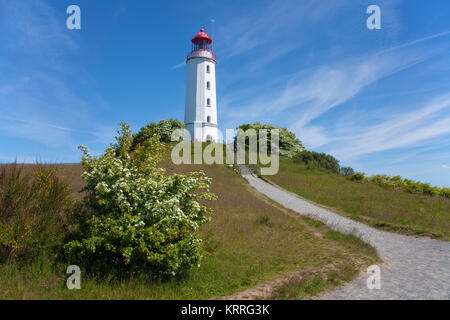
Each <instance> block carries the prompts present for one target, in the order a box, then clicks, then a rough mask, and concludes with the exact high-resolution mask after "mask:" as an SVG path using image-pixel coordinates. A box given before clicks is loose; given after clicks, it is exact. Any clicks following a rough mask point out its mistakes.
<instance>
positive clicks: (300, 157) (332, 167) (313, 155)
mask: <svg viewBox="0 0 450 320" xmlns="http://www.w3.org/2000/svg"><path fill="white" fill-rule="evenodd" d="M293 161H294V162H297V163H303V164H305V165H306V166H307V168H308V169H324V170H327V171H331V172H334V173H339V161H338V160H336V159H335V158H334V157H333V156H331V155H329V154H325V153H318V152H314V151H306V150H305V151H302V152H299V153H297V154H296V155H295V156H294V157H293Z"/></svg>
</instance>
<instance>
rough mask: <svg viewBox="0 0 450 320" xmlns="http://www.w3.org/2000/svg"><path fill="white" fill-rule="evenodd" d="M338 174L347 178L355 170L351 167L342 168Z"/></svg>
mask: <svg viewBox="0 0 450 320" xmlns="http://www.w3.org/2000/svg"><path fill="white" fill-rule="evenodd" d="M340 174H341V175H343V176H345V177H347V176H351V175H353V174H355V170H353V168H352V167H342V168H341V169H340Z"/></svg>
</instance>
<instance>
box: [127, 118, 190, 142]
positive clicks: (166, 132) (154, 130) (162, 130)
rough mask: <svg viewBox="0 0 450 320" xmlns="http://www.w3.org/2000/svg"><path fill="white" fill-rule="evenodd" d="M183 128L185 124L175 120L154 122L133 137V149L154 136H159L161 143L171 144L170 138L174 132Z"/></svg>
mask: <svg viewBox="0 0 450 320" xmlns="http://www.w3.org/2000/svg"><path fill="white" fill-rule="evenodd" d="M183 128H184V123H183V122H181V121H178V120H174V119H169V120H161V121H159V122H152V123H150V124H148V125H146V126H145V127H142V128H141V130H139V132H138V133H136V134H135V135H133V142H132V149H134V148H135V147H136V146H137V145H139V144H142V143H144V142H145V141H146V140H147V139H149V138H151V137H153V136H158V137H159V139H160V141H161V142H166V143H167V142H171V141H170V138H171V135H172V132H173V131H174V130H176V129H183Z"/></svg>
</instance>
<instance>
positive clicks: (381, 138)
mask: <svg viewBox="0 0 450 320" xmlns="http://www.w3.org/2000/svg"><path fill="white" fill-rule="evenodd" d="M449 110H450V95H444V96H440V97H436V98H434V99H432V101H430V102H428V103H427V104H426V105H425V106H419V107H418V108H417V109H416V110H414V111H411V112H405V113H402V114H398V115H396V116H394V117H391V119H389V120H387V121H383V122H381V123H378V124H375V125H372V126H368V127H363V128H362V127H360V128H353V130H352V131H353V132H352V134H351V136H348V137H345V138H343V140H344V141H345V142H344V144H343V145H338V146H337V147H335V148H334V149H333V150H332V151H331V152H333V154H335V155H337V156H338V157H340V158H341V159H351V158H354V157H357V156H360V155H364V154H369V153H374V152H379V151H384V150H392V149H396V148H404V147H408V146H411V145H413V144H415V143H418V142H424V141H427V140H429V139H431V138H435V137H438V136H442V135H445V134H450V116H448V115H446V114H448V111H449ZM445 111H447V112H445Z"/></svg>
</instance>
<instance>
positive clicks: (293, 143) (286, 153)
mask: <svg viewBox="0 0 450 320" xmlns="http://www.w3.org/2000/svg"><path fill="white" fill-rule="evenodd" d="M238 129H241V130H243V131H244V132H245V131H247V130H249V129H254V130H255V131H256V135H257V141H258V142H259V130H261V129H266V130H268V137H267V145H268V148H267V150H268V151H269V152H270V144H271V136H270V130H271V129H278V130H279V142H280V145H279V153H280V156H282V157H288V158H292V157H293V156H294V155H295V154H297V153H298V152H301V151H303V150H305V148H304V147H303V145H302V143H301V142H300V140H299V139H297V138H296V137H295V134H294V133H293V132H290V131H288V130H287V129H286V128H280V127H277V126H272V125H269V124H261V123H259V122H257V123H254V124H243V125H241V126H239V128H238ZM246 144H247V146H248V143H246ZM256 148H257V147H255V148H254V150H257V149H256Z"/></svg>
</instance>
